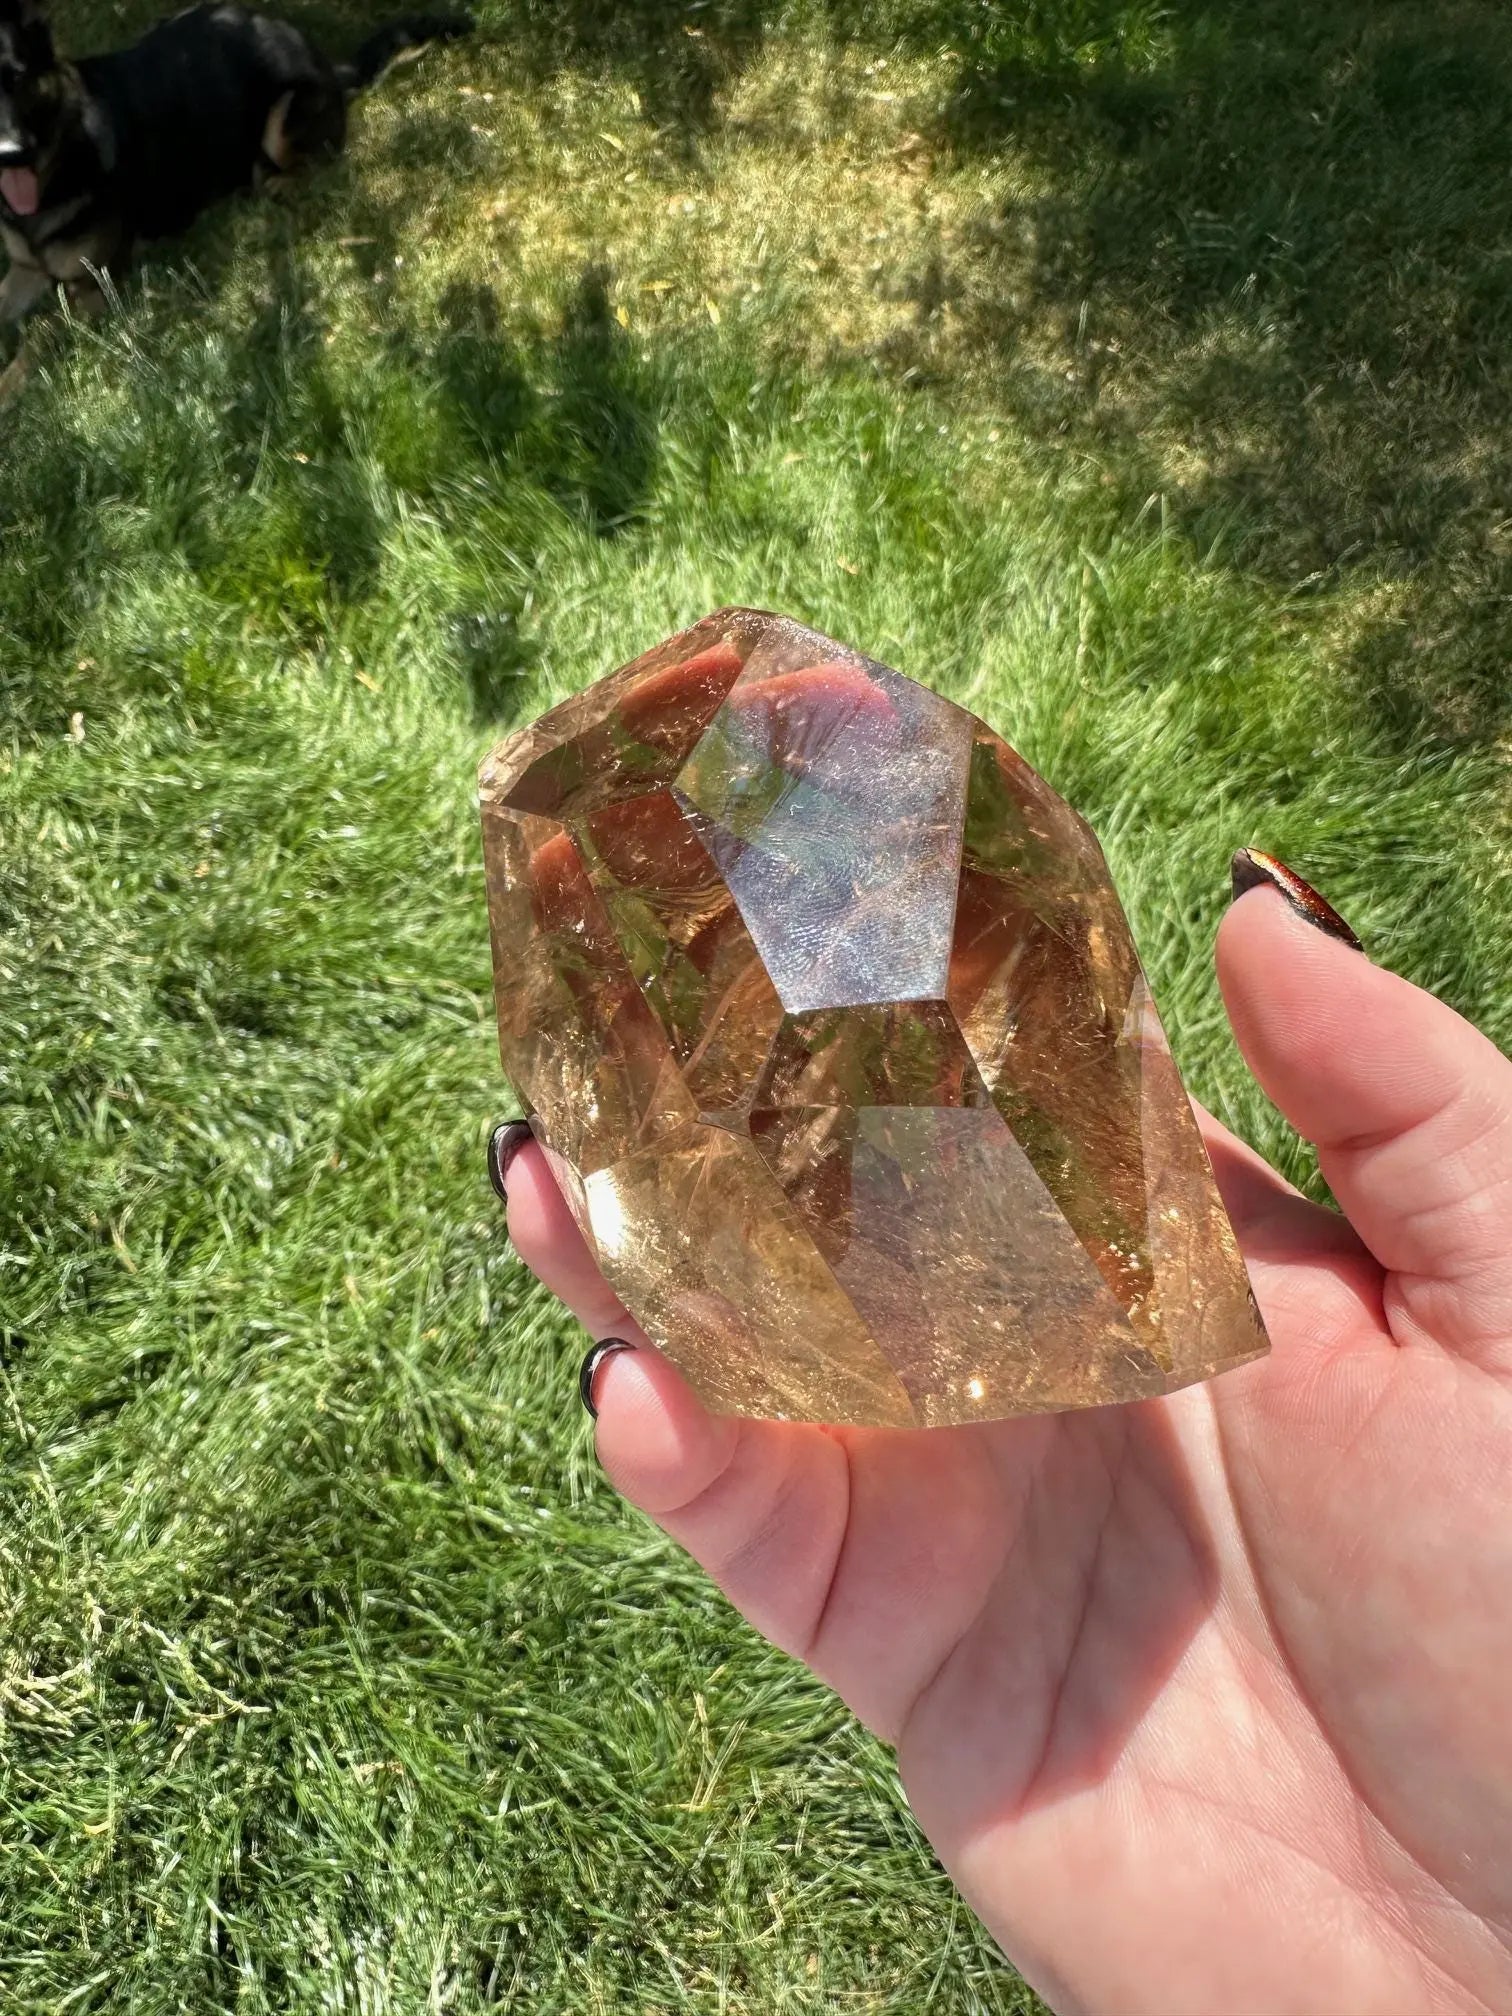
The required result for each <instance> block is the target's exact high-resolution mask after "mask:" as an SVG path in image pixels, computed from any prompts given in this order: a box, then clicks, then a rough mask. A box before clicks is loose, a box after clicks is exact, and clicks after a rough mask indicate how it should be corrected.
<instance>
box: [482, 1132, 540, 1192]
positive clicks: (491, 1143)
mask: <svg viewBox="0 0 1512 2016" xmlns="http://www.w3.org/2000/svg"><path fill="white" fill-rule="evenodd" d="M532 1138H533V1136H532V1135H531V1132H530V1122H529V1121H528V1120H501V1121H500V1122H499V1124H498V1126H497V1127H495V1129H494V1130H493V1132H492V1134H490V1135H489V1137H488V1180H489V1182H490V1183H492V1185H493V1187H494V1190H495V1193H496V1194H497V1196H498V1199H499V1202H500V1203H501V1204H507V1203H508V1202H509V1190H508V1187H507V1185H508V1181H509V1165H510V1163H511V1162H513V1160H514V1158H515V1157H516V1155H518V1154H519V1152H520V1150H521V1149H522V1148H523V1147H524V1146H525V1143H526V1142H527V1141H529V1140H531V1139H532Z"/></svg>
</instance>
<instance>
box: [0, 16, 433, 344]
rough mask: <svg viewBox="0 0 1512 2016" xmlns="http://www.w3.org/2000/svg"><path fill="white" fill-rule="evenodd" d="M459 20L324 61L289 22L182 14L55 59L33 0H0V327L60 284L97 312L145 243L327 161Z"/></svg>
mask: <svg viewBox="0 0 1512 2016" xmlns="http://www.w3.org/2000/svg"><path fill="white" fill-rule="evenodd" d="M471 26H472V23H471V21H470V20H469V19H468V18H467V17H466V16H464V15H433V16H425V15H417V16H414V17H411V18H407V19H403V20H398V21H392V22H390V23H389V24H388V25H387V26H386V27H382V28H380V29H378V30H377V32H376V33H375V34H373V35H372V36H370V37H369V38H368V40H367V41H366V42H364V43H363V44H362V46H361V47H360V48H359V49H358V51H357V53H356V55H355V56H353V57H352V59H351V60H350V62H346V63H336V62H333V61H332V60H331V59H330V58H329V57H327V56H325V55H324V54H322V52H321V51H320V50H319V49H317V48H316V47H315V45H314V44H313V43H312V42H311V41H310V40H309V38H308V37H307V36H305V35H304V34H303V33H301V31H300V30H299V29H298V28H295V27H294V26H293V25H292V24H291V23H289V22H287V21H280V20H277V19H275V18H273V17H272V16H270V15H266V14H254V13H251V12H249V11H247V10H246V9H245V8H243V7H240V6H236V5H232V4H226V5H209V6H199V7H193V8H191V9H190V10H189V11H188V12H187V13H185V14H180V15H178V16H176V17H175V18H174V19H173V20H171V21H165V22H163V23H162V24H161V25H160V26H158V27H156V28H154V29H152V30H151V31H150V32H149V33H148V34H147V35H145V36H143V38H142V39H141V41H140V42H136V43H133V44H132V46H131V47H130V48H128V49H119V50H115V51H113V52H112V53H111V54H109V55H105V56H87V57H84V58H82V59H81V60H80V61H78V62H76V63H69V62H64V61H62V60H60V59H59V57H58V55H57V53H56V52H55V50H54V48H53V39H52V33H51V30H50V29H49V27H48V25H47V21H46V18H45V16H44V14H43V12H42V8H41V5H40V0H0V242H3V244H4V246H5V250H6V252H7V254H8V255H9V258H10V262H11V263H10V271H9V272H8V273H7V275H6V277H5V280H4V282H3V284H0V321H19V320H20V318H21V317H22V316H24V315H26V314H27V313H28V312H29V311H30V310H31V309H33V308H35V307H36V306H37V305H38V304H39V303H40V302H42V301H43V300H44V299H45V298H46V296H47V295H48V294H49V293H50V292H51V291H52V289H53V288H54V287H55V286H58V285H61V286H62V287H63V288H64V290H65V292H66V293H67V295H68V297H69V300H70V301H71V303H72V305H73V306H74V307H75V309H77V310H78V311H79V312H80V313H83V314H92V313H98V312H99V310H100V309H101V308H102V307H103V306H104V302H105V295H104V289H103V286H102V282H103V281H105V280H106V279H107V278H108V280H109V282H110V284H111V285H112V286H115V285H117V284H119V282H120V281H121V279H122V278H123V277H124V275H125V273H126V271H127V269H128V267H129V266H130V263H131V257H132V253H133V250H134V248H135V246H136V245H137V243H138V242H139V241H140V240H143V239H153V238H166V237H171V236H173V235H174V234H176V233H177V232H180V231H182V230H184V229H185V227H186V226H187V225H189V224H190V223H191V222H192V221H193V220H194V219H195V218H196V217H198V216H199V215H200V213H201V211H203V210H207V209H209V207H210V206H211V205H212V204H214V203H218V202H220V201H221V200H222V199H223V198H224V197H227V196H231V195H233V194H235V192H236V191H237V190H239V189H245V188H248V187H251V186H254V185H257V184H260V183H261V182H262V181H264V180H265V179H266V178H268V177H270V176H278V175H285V174H288V173H289V172H291V171H292V170H293V169H295V168H297V167H299V166H301V165H302V164H303V163H305V162H308V161H314V160H319V159H328V158H330V157H331V156H333V155H335V154H337V153H339V152H340V150H341V147H342V145H343V144H344V142H345V139H346V127H347V108H348V106H349V105H350V103H351V101H352V99H353V97H354V96H355V95H356V94H357V92H359V91H361V90H362V89H364V87H365V86H367V85H369V84H371V83H372V82H373V81H374V80H375V79H376V78H377V77H379V76H380V75H381V74H382V73H383V71H384V70H386V69H387V68H388V66H389V65H390V64H391V63H392V62H394V61H395V60H396V59H397V58H398V57H399V56H400V55H401V54H403V52H405V51H406V50H411V49H418V48H420V47H422V46H423V45H424V44H425V43H427V42H435V41H445V40H450V39H451V38H453V37H455V36H458V35H465V34H466V33H467V32H468V31H469V29H470V28H471Z"/></svg>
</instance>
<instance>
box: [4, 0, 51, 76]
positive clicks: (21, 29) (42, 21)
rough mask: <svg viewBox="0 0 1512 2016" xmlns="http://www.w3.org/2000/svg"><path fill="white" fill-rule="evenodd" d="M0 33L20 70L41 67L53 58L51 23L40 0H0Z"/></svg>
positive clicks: (46, 66)
mask: <svg viewBox="0 0 1512 2016" xmlns="http://www.w3.org/2000/svg"><path fill="white" fill-rule="evenodd" d="M0 36H3V37H4V39H5V40H6V41H8V42H9V44H10V48H11V53H12V55H13V56H14V57H15V60H16V61H17V62H18V63H19V64H20V66H21V68H22V69H24V70H45V69H48V68H49V67H50V66H51V64H52V62H53V60H54V59H53V39H52V26H51V23H50V22H49V21H48V18H47V13H46V10H45V8H44V7H43V5H42V0H0Z"/></svg>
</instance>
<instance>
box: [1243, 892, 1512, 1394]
mask: <svg viewBox="0 0 1512 2016" xmlns="http://www.w3.org/2000/svg"><path fill="white" fill-rule="evenodd" d="M1235 882H1236V887H1241V888H1245V889H1246V892H1247V893H1244V894H1242V895H1241V896H1240V897H1239V900H1238V901H1237V902H1236V903H1235V904H1234V906H1233V908H1232V909H1231V910H1230V911H1229V913H1228V915H1227V916H1226V917H1225V918H1224V921H1223V924H1222V927H1221V929H1220V930H1219V934H1218V979H1219V984H1220V985H1221V987H1222V989H1223V995H1224V1000H1225V1002H1226V1004H1227V1007H1228V1011H1229V1018H1230V1020H1231V1021H1232V1023H1233V1025H1234V1034H1235V1036H1236V1037H1237V1039H1238V1042H1239V1047H1240V1049H1241V1050H1242V1051H1243V1053H1244V1056H1245V1059H1246V1061H1247V1062H1248V1064H1249V1066H1250V1068H1251V1070H1252V1071H1253V1072H1254V1074H1255V1076H1256V1077H1257V1078H1258V1079H1259V1081H1260V1084H1261V1086H1262V1087H1263V1088H1264V1090H1265V1092H1266V1093H1267V1094H1268V1095H1269V1097H1270V1098H1271V1099H1273V1100H1274V1101H1275V1103H1276V1105H1277V1106H1279V1107H1280V1109H1281V1111H1282V1112H1283V1113H1284V1114H1285V1115H1286V1117H1287V1119H1288V1120H1290V1122H1291V1123H1292V1125H1293V1126H1294V1127H1295V1128H1296V1129H1297V1130H1298V1132H1299V1133H1301V1134H1302V1135H1303V1136H1305V1138H1306V1139H1307V1140H1309V1141H1312V1142H1314V1143H1315V1144H1316V1146H1317V1150H1318V1161H1319V1165H1320V1167H1321V1168H1322V1171H1323V1174H1324V1176H1325V1177H1326V1179H1327V1181H1328V1183H1329V1185H1330V1187H1331V1188H1332V1190H1333V1193H1334V1195H1335V1196H1336V1197H1337V1198H1338V1200H1339V1203H1340V1205H1341V1206H1342V1208H1343V1210H1344V1213H1345V1215H1346V1216H1347V1217H1348V1218H1349V1220H1350V1222H1351V1224H1352V1225H1353V1226H1354V1228H1355V1230H1356V1232H1358V1234H1359V1235H1360V1237H1361V1238H1362V1239H1363V1240H1364V1242H1365V1244H1366V1245H1367V1246H1368V1247H1369V1248H1370V1250H1371V1252H1372V1253H1373V1254H1374V1255H1375V1257H1376V1259H1377V1260H1378V1261H1379V1262H1380V1263H1381V1265H1382V1266H1383V1267H1384V1268H1386V1269H1387V1270H1388V1274H1389V1275H1390V1277H1391V1278H1390V1279H1389V1280H1388V1282H1387V1286H1386V1304H1385V1307H1386V1317H1387V1321H1388V1323H1389V1324H1390V1326H1391V1329H1392V1332H1393V1334H1394V1335H1395V1336H1396V1339H1397V1341H1398V1343H1400V1344H1407V1343H1412V1342H1419V1341H1421V1340H1422V1339H1423V1338H1424V1337H1428V1338H1432V1339H1434V1340H1435V1341H1436V1342H1437V1343H1439V1344H1441V1345H1443V1346H1445V1347H1446V1348H1448V1349H1452V1350H1454V1351H1457V1352H1459V1353H1461V1354H1463V1355H1464V1356H1466V1357H1469V1358H1473V1359H1475V1360H1476V1361H1477V1362H1479V1363H1482V1364H1484V1365H1486V1366H1487V1367H1489V1368H1491V1369H1493V1370H1498V1371H1504V1372H1505V1371H1512V1062H1509V1061H1508V1060H1507V1058H1505V1057H1504V1056H1503V1055H1502V1054H1501V1052H1500V1051H1499V1050H1498V1049H1496V1047H1495V1046H1494V1045H1493V1044H1492V1043H1490V1042H1489V1041H1488V1040H1487V1039H1486V1038H1485V1037H1484V1036H1482V1035H1481V1034H1480V1033H1479V1031H1478V1030H1476V1029H1473V1028H1472V1027H1471V1026H1470V1024H1469V1023H1468V1022H1466V1021H1465V1020H1464V1019H1463V1018H1462V1017H1461V1016H1459V1015H1457V1014H1455V1012H1454V1010H1453V1009H1452V1008H1448V1007H1446V1006H1445V1005H1444V1003H1443V1002H1441V1001H1438V1000H1435V999H1434V997H1433V996H1432V995H1431V994H1426V993H1424V992H1423V990H1422V989H1421V988H1419V987H1414V986H1413V985H1412V984H1411V983H1410V982H1409V981H1406V980H1403V979H1402V978H1401V977H1400V976H1399V975H1397V974H1395V973H1389V972H1387V971H1386V970H1385V969H1384V968H1383V967H1380V966H1375V965H1373V964H1372V963H1371V962H1370V960H1369V959H1367V958H1365V957H1364V956H1363V955H1362V954H1361V953H1360V952H1359V951H1357V950H1352V949H1350V944H1349V943H1347V942H1342V941H1341V938H1340V936H1339V935H1338V933H1339V931H1340V930H1347V926H1343V924H1342V920H1340V919H1338V918H1337V917H1336V915H1335V913H1334V912H1332V911H1331V910H1329V908H1328V906H1327V905H1326V904H1324V903H1322V901H1321V899H1319V898H1318V897H1317V896H1316V892H1314V891H1312V890H1310V889H1308V887H1307V885H1306V884H1305V883H1302V882H1301V881H1300V879H1299V878H1298V877H1296V876H1294V875H1292V874H1291V873H1290V871H1289V870H1286V869H1283V868H1282V867H1281V865H1280V864H1279V863H1272V862H1271V861H1270V860H1269V858H1268V857H1267V856H1264V855H1256V854H1249V853H1246V854H1244V855H1243V856H1241V857H1236V864H1235ZM1263 883H1268V884H1269V885H1270V886H1269V887H1266V886H1261V885H1262V884H1263ZM1330 920H1332V921H1330Z"/></svg>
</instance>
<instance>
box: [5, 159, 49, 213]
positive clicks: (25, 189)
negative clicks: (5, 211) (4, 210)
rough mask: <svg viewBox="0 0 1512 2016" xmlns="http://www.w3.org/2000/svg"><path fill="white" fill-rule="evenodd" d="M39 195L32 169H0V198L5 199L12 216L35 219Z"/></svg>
mask: <svg viewBox="0 0 1512 2016" xmlns="http://www.w3.org/2000/svg"><path fill="white" fill-rule="evenodd" d="M40 194H41V191H40V190H39V189H38V187H37V177H36V174H35V172H34V171H33V170H32V169H30V168H0V196H3V197H4V198H5V201H6V203H7V205H8V206H9V208H10V210H11V212H12V214H13V215H14V216H17V217H35V216H36V214H37V199H38V197H39V196H40Z"/></svg>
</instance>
